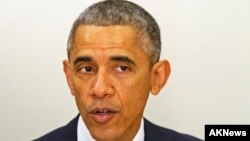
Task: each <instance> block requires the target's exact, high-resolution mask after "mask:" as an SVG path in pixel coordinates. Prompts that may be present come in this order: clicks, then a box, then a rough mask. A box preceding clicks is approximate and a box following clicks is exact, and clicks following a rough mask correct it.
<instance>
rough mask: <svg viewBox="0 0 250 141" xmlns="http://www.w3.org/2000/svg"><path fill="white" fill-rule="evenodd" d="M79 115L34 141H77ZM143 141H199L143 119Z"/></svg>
mask: <svg viewBox="0 0 250 141" xmlns="http://www.w3.org/2000/svg"><path fill="white" fill-rule="evenodd" d="M78 118H79V115H78V116H77V117H76V118H74V119H73V120H72V121H70V122H69V123H68V124H67V125H66V126H63V127H60V128H58V129H56V130H54V131H52V132H50V133H48V134H46V135H44V136H42V137H40V138H38V139H35V140H34V141H77V123H78ZM144 131H145V141H201V140H200V139H198V138H195V137H193V136H190V135H186V134H182V133H178V132H176V131H173V130H170V129H166V128H163V127H160V126H157V125H155V124H153V123H151V122H150V121H148V120H147V119H144Z"/></svg>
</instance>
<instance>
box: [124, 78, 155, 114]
mask: <svg viewBox="0 0 250 141" xmlns="http://www.w3.org/2000/svg"><path fill="white" fill-rule="evenodd" d="M144 76H147V75H144ZM149 90H150V80H149V78H148V77H140V76H137V77H133V79H129V80H126V81H124V82H122V83H121V84H120V97H121V98H120V99H122V103H123V105H124V106H123V107H124V108H126V109H125V110H126V112H127V113H131V114H132V115H138V114H142V112H143V109H144V107H145V104H146V102H147V99H148V95H149ZM130 116H131V115H130Z"/></svg>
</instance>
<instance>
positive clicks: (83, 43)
mask: <svg viewBox="0 0 250 141" xmlns="http://www.w3.org/2000/svg"><path fill="white" fill-rule="evenodd" d="M135 34H136V32H135V31H134V29H133V28H131V27H130V26H91V25H80V26H79V27H78V28H77V30H76V33H75V38H74V48H73V49H72V50H71V53H70V59H69V60H70V61H69V62H68V61H64V71H65V73H66V77H67V80H68V84H69V86H70V89H71V93H72V94H73V95H74V96H75V100H76V104H77V107H78V109H79V111H80V114H81V116H82V117H83V120H84V123H85V124H86V126H87V128H88V129H89V131H90V133H91V135H92V136H93V137H94V138H95V139H96V140H109V141H111V140H125V139H126V140H132V138H133V137H134V136H135V134H136V133H137V131H138V129H139V127H140V122H141V118H142V115H143V110H144V107H145V104H146V101H147V98H148V95H149V91H150V89H151V70H150V68H151V67H150V64H149V59H148V55H147V54H146V53H145V52H144V51H143V49H142V47H139V46H136V45H138V43H136V42H137V37H136V35H135Z"/></svg>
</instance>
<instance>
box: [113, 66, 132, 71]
mask: <svg viewBox="0 0 250 141" xmlns="http://www.w3.org/2000/svg"><path fill="white" fill-rule="evenodd" d="M115 69H116V70H117V71H118V72H126V71H129V67H127V66H118V67H117V68H115Z"/></svg>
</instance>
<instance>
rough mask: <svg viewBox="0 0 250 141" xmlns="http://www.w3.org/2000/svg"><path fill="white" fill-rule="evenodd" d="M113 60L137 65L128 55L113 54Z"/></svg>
mask: <svg viewBox="0 0 250 141" xmlns="http://www.w3.org/2000/svg"><path fill="white" fill-rule="evenodd" d="M111 60H113V61H118V62H127V63H129V64H132V65H134V66H136V64H135V62H134V61H133V60H132V59H130V58H129V57H127V56H112V57H111Z"/></svg>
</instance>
